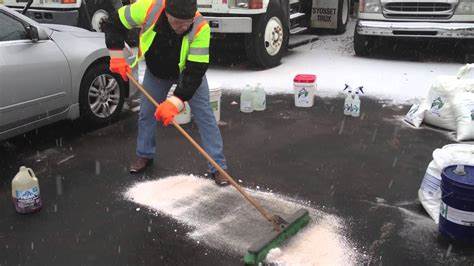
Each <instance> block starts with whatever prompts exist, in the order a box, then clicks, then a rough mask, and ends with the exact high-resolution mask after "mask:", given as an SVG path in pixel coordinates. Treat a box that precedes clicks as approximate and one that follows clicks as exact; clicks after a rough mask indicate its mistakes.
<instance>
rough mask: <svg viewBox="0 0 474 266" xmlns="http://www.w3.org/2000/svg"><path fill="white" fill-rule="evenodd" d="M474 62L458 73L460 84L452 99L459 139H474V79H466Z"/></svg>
mask: <svg viewBox="0 0 474 266" xmlns="http://www.w3.org/2000/svg"><path fill="white" fill-rule="evenodd" d="M472 69H474V64H470V65H466V66H464V67H463V68H461V70H460V71H459V73H458V80H459V84H458V87H457V90H456V93H455V95H454V97H453V99H452V107H453V112H454V115H455V116H456V122H457V140H458V141H464V140H474V80H473V79H466V78H465V77H466V76H467V75H468V74H469V72H470V70H472Z"/></svg>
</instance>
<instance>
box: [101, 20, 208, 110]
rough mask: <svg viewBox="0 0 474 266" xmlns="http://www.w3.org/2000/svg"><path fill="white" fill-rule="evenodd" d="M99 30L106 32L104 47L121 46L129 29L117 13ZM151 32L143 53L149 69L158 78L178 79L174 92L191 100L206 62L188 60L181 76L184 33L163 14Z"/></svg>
mask: <svg viewBox="0 0 474 266" xmlns="http://www.w3.org/2000/svg"><path fill="white" fill-rule="evenodd" d="M102 30H103V31H104V33H105V42H106V45H107V48H109V49H120V50H121V49H123V48H124V41H125V39H126V37H127V31H128V30H127V28H125V27H124V26H123V24H122V23H121V22H120V19H119V16H118V13H117V12H115V13H114V14H112V15H111V16H110V17H109V19H108V20H106V21H104V22H103V23H102ZM154 31H155V32H156V36H155V39H154V40H153V43H152V45H151V46H150V48H149V49H148V51H147V52H146V54H145V61H146V65H147V68H148V70H149V71H150V72H151V73H152V74H153V75H154V76H156V77H157V78H160V79H167V80H172V81H177V82H178V84H177V87H176V90H175V92H174V95H175V96H176V97H178V98H180V99H181V100H183V101H188V100H190V99H191V98H192V97H193V95H194V93H195V92H196V90H197V89H198V88H199V86H200V85H201V83H202V79H203V77H204V74H205V73H206V71H207V68H208V66H209V64H207V63H197V62H191V61H187V62H186V68H185V69H184V70H183V72H182V73H181V76H180V73H179V67H178V63H179V56H180V52H181V42H182V40H183V36H184V35H177V34H176V33H175V31H174V30H173V29H172V28H171V26H170V24H169V23H168V19H167V17H166V15H165V14H164V13H163V14H162V15H161V17H160V19H159V20H158V22H157V23H156V25H155V29H154ZM185 34H187V33H185Z"/></svg>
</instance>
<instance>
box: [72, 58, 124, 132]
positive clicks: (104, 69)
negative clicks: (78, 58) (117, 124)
mask: <svg viewBox="0 0 474 266" xmlns="http://www.w3.org/2000/svg"><path fill="white" fill-rule="evenodd" d="M125 94H126V83H125V82H124V81H123V80H122V78H120V76H117V75H115V74H112V73H111V72H110V70H109V64H108V63H106V62H105V61H102V62H99V63H96V64H94V65H92V66H91V67H90V68H89V69H88V70H87V71H86V73H85V75H84V77H83V78H82V82H81V89H80V92H79V107H80V114H81V118H82V119H84V120H85V121H86V122H89V123H91V124H94V125H105V124H108V123H110V122H113V121H115V120H116V119H117V118H118V116H119V115H120V112H121V111H122V108H123V104H124V101H125Z"/></svg>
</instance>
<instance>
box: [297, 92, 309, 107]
mask: <svg viewBox="0 0 474 266" xmlns="http://www.w3.org/2000/svg"><path fill="white" fill-rule="evenodd" d="M298 101H299V102H300V103H303V104H308V103H309V91H308V89H307V88H301V89H300V90H299V91H298Z"/></svg>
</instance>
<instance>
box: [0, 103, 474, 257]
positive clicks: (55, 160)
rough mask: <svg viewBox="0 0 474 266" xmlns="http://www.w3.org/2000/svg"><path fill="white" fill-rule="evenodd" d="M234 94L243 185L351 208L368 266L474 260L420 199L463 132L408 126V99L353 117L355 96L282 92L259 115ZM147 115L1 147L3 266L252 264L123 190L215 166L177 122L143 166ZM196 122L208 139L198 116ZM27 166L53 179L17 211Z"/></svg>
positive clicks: (231, 158) (350, 226)
mask: <svg viewBox="0 0 474 266" xmlns="http://www.w3.org/2000/svg"><path fill="white" fill-rule="evenodd" d="M234 101H235V102H238V95H232V94H225V95H224V97H223V101H222V108H223V110H222V122H221V125H220V128H221V130H222V134H223V138H224V146H225V154H226V156H227V160H228V162H229V166H230V173H231V174H232V175H233V176H235V177H245V178H242V179H243V184H244V186H246V187H249V188H255V187H257V186H263V185H264V186H265V187H269V188H272V190H273V191H275V192H278V193H281V194H284V195H288V196H290V197H294V198H298V199H304V200H307V201H311V203H312V206H313V207H314V208H316V209H321V210H324V211H325V212H327V213H330V214H334V215H337V216H338V217H341V218H342V219H344V221H345V225H346V230H345V231H344V234H345V237H347V238H348V239H350V240H351V241H352V242H353V243H355V245H356V246H357V249H358V251H359V252H361V253H364V254H366V257H365V260H364V261H362V263H364V264H369V265H403V264H405V265H437V264H463V265H466V264H473V263H474V249H473V248H470V247H464V246H460V245H451V244H450V243H449V242H448V241H446V240H445V239H443V238H442V237H439V236H438V233H437V229H436V225H434V223H431V222H430V219H429V218H428V216H427V214H426V213H425V212H424V211H423V209H422V208H421V205H420V203H419V202H418V201H417V191H418V189H419V186H420V183H421V180H422V178H423V175H424V172H425V170H426V167H427V165H428V163H429V162H430V160H431V156H432V151H433V150H434V149H436V148H438V147H442V146H443V145H445V144H449V143H452V140H451V139H450V138H449V136H447V135H446V134H443V133H440V132H438V131H436V130H432V129H421V130H415V129H412V128H410V127H408V126H406V125H404V124H403V123H402V122H401V121H400V118H399V116H401V115H404V114H405V113H406V112H407V111H408V107H407V106H390V105H386V104H385V103H383V102H379V101H376V100H372V99H366V98H364V99H362V116H361V117H360V118H350V117H344V115H343V112H342V109H343V107H342V106H343V99H342V98H339V99H322V98H317V100H316V102H315V106H314V107H313V108H309V109H304V108H296V107H294V103H293V98H292V96H291V95H288V96H283V95H280V96H271V97H269V98H268V108H267V110H266V111H264V112H258V113H252V114H243V113H240V112H239V111H238V109H239V106H238V105H235V104H232V102H234ZM136 120H137V115H136V113H132V112H129V111H127V112H124V114H123V115H122V117H121V119H120V121H118V122H116V123H114V124H111V125H109V126H106V127H99V128H97V127H95V128H90V127H87V126H85V125H83V124H81V123H78V122H68V121H64V122H60V123H57V124H54V125H51V126H48V127H45V128H42V129H39V130H36V131H33V132H30V133H28V134H25V135H22V136H19V137H16V138H13V139H10V140H8V141H4V142H2V143H1V144H0V158H1V160H0V170H1V171H0V210H1V214H2V215H1V216H0V265H242V256H241V255H242V254H233V253H229V252H224V251H222V250H219V249H214V248H211V247H209V246H206V245H202V244H201V245H198V244H196V242H195V241H191V240H190V239H189V238H188V237H187V236H186V231H188V230H189V228H186V227H185V226H183V225H180V224H178V223H177V222H176V221H175V220H173V218H171V217H167V216H164V215H154V214H152V213H150V212H146V211H140V212H137V211H136V208H137V205H135V204H134V203H132V202H129V201H127V200H125V199H124V198H123V196H122V193H123V192H124V190H126V189H127V188H128V187H129V186H130V185H131V184H133V183H135V182H136V181H137V180H153V179H157V178H164V177H167V176H170V175H176V174H181V173H190V174H202V173H204V172H205V171H206V163H205V161H204V160H203V159H202V158H201V157H200V156H199V155H198V154H197V153H196V152H195V151H194V150H193V148H192V146H191V145H189V144H188V143H186V141H185V140H184V139H183V138H182V137H181V136H180V135H179V134H178V132H177V131H176V130H174V129H173V128H166V129H163V128H160V130H159V131H158V136H157V138H158V139H159V140H160V142H159V153H158V156H157V159H156V162H155V164H154V165H153V167H152V168H151V169H149V170H148V171H147V172H146V173H145V174H143V175H138V176H132V175H130V174H129V173H128V171H127V169H128V165H129V164H130V162H131V161H132V160H133V159H134V156H135V155H134V150H135V137H136V133H137V127H136ZM185 129H186V130H187V131H188V132H190V133H191V135H192V136H195V137H197V136H198V133H197V128H196V127H195V126H194V125H187V126H185ZM21 165H26V166H28V167H31V168H32V169H33V170H34V171H35V172H36V175H37V176H38V178H39V180H40V186H41V195H42V198H43V201H44V208H43V210H41V211H40V212H39V213H36V214H31V215H19V214H16V213H15V210H14V208H13V204H12V202H11V180H12V178H13V177H14V175H15V174H16V172H17V171H18V168H19V167H20V166H21ZM171 227H172V228H177V229H178V230H177V232H175V231H172V230H169V229H170V228H171ZM150 232H151V233H150Z"/></svg>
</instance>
